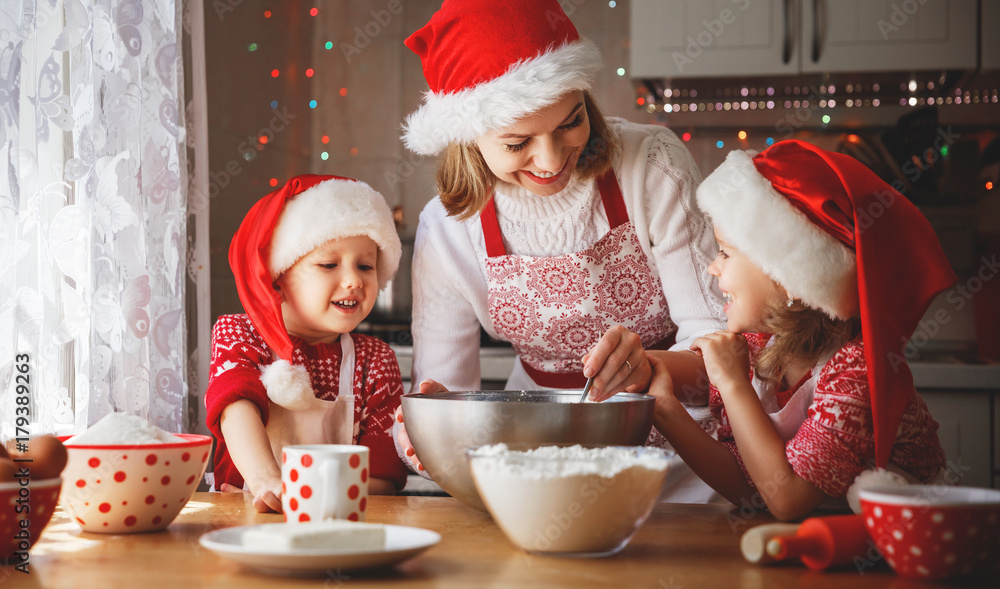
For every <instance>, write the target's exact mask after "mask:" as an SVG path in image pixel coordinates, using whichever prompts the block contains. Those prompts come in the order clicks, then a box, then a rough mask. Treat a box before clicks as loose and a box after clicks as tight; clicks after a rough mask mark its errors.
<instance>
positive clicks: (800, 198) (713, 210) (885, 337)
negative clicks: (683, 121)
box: [698, 140, 957, 467]
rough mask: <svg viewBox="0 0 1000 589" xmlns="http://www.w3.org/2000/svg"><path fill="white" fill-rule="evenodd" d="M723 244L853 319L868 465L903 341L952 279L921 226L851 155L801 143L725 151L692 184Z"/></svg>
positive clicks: (803, 296) (906, 391)
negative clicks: (867, 402)
mask: <svg viewBox="0 0 1000 589" xmlns="http://www.w3.org/2000/svg"><path fill="white" fill-rule="evenodd" d="M698 205H699V206H700V207H701V208H702V209H703V210H704V211H705V212H706V213H707V214H708V216H709V217H711V219H712V222H713V223H714V224H715V226H716V228H717V229H718V230H719V232H720V233H721V234H722V235H723V236H724V237H725V239H726V241H728V242H729V243H730V244H732V245H733V247H735V248H737V249H739V250H740V251H741V252H743V253H745V254H746V255H747V256H748V257H749V258H750V259H751V260H752V261H753V262H754V263H755V264H756V265H757V266H758V267H760V268H761V269H762V270H764V271H765V272H766V273H767V274H768V275H769V276H771V278H773V279H774V280H776V281H777V282H778V283H780V284H781V285H782V286H783V287H785V288H786V289H787V290H788V292H789V294H790V295H791V296H792V297H794V298H796V299H799V300H801V301H802V302H803V303H804V304H806V305H809V306H811V307H813V308H816V309H820V310H822V311H824V312H825V313H827V314H828V315H829V316H830V317H834V318H840V319H845V318H848V317H857V316H859V317H860V318H861V331H862V338H863V340H864V350H865V364H866V366H867V369H868V388H869V394H870V396H871V406H872V419H873V423H874V432H875V462H876V466H879V467H885V466H886V465H887V464H888V463H889V458H890V456H891V453H892V447H893V444H894V443H895V440H896V432H897V429H898V428H899V422H900V420H901V419H902V416H903V413H904V412H905V410H906V407H907V405H908V403H909V401H910V399H911V395H912V393H913V376H912V374H911V373H910V369H909V367H908V366H907V364H906V361H905V359H904V351H903V349H904V348H905V346H906V345H907V343H908V341H909V338H910V336H912V335H913V332H914V330H915V329H916V327H917V324H918V323H919V321H920V318H921V317H923V315H924V313H925V312H926V311H927V308H928V306H930V304H931V301H933V300H934V298H935V297H936V296H937V295H938V294H939V293H941V292H942V291H943V290H945V289H946V288H948V287H949V286H951V285H953V284H954V283H955V281H956V280H957V278H956V276H955V273H954V272H953V271H952V269H951V266H950V265H949V264H948V261H947V259H946V258H945V255H944V252H943V250H942V249H941V245H940V243H939V242H938V239H937V236H936V235H935V234H934V230H933V229H932V228H931V226H930V223H928V222H927V219H926V218H924V216H923V215H922V214H921V213H920V211H919V210H917V208H916V207H915V206H913V204H912V203H910V202H909V201H908V200H907V199H906V198H905V197H904V196H903V195H901V194H900V193H898V192H896V191H895V190H893V189H892V187H890V186H889V185H888V184H886V183H885V182H884V181H883V180H882V179H880V178H879V177H878V176H876V175H875V174H874V173H873V172H872V171H871V170H869V169H868V168H866V167H865V166H864V165H863V164H861V163H860V162H858V161H857V160H855V159H854V158H852V157H850V156H847V155H844V154H840V153H832V152H829V151H825V150H823V149H820V148H818V147H815V146H813V145H811V144H809V143H805V142H802V141H795V140H789V141H782V142H779V143H776V144H774V145H773V146H771V147H770V148H769V149H767V150H766V151H764V152H762V153H760V154H757V155H753V154H752V153H748V152H739V151H734V152H732V153H730V154H729V156H728V157H727V158H726V161H725V162H724V163H723V164H722V165H721V166H719V168H718V169H717V170H716V171H714V172H712V173H711V174H710V175H709V176H708V177H707V178H706V179H705V181H704V182H703V183H702V184H701V186H699V188H698Z"/></svg>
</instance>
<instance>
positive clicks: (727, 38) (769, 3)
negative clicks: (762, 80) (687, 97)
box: [630, 0, 801, 78]
mask: <svg viewBox="0 0 1000 589" xmlns="http://www.w3.org/2000/svg"><path fill="white" fill-rule="evenodd" d="M796 1H797V0H633V1H632V5H631V10H632V14H631V18H632V25H631V32H632V49H631V53H632V57H631V67H632V71H631V72H630V75H631V77H633V78H659V77H705V76H753V75H762V74H795V73H798V71H799V54H798V47H799V46H800V41H801V39H799V31H800V26H799V22H800V21H799V17H798V12H797V11H796V10H795V4H796Z"/></svg>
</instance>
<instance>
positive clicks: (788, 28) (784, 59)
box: [781, 0, 792, 63]
mask: <svg viewBox="0 0 1000 589" xmlns="http://www.w3.org/2000/svg"><path fill="white" fill-rule="evenodd" d="M791 60H792V0H785V42H784V44H783V46H782V49H781V63H788V62H789V61H791Z"/></svg>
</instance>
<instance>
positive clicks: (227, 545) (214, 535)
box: [200, 524, 441, 574]
mask: <svg viewBox="0 0 1000 589" xmlns="http://www.w3.org/2000/svg"><path fill="white" fill-rule="evenodd" d="M277 525H282V524H259V525H256V526H238V527H234V528H223V529H221V530H215V531H214V532H209V533H207V534H203V535H202V536H201V540H200V542H201V545H202V546H204V547H205V548H208V549H209V550H211V551H212V552H214V553H216V554H218V555H219V556H222V557H225V558H228V559H230V560H233V561H235V562H238V563H240V564H243V565H246V566H248V567H252V568H255V569H258V570H261V571H263V572H268V573H272V574H316V573H327V572H329V573H333V574H336V573H339V572H343V571H353V570H359V569H366V568H373V567H379V566H386V565H390V564H395V563H397V562H401V561H403V560H406V559H407V558H410V557H412V556H416V555H417V554H419V553H421V552H423V551H424V550H427V549H428V548H430V547H431V546H434V545H435V544H437V543H438V542H440V541H441V535H440V534H438V533H437V532H432V531H430V530H425V529H423V528H411V527H408V526H393V525H386V526H385V548H383V549H382V550H375V551H360V552H359V551H351V550H295V551H293V552H275V551H267V550H260V549H250V548H244V547H243V541H242V537H243V532H245V531H247V530H249V529H266V528H267V527H268V526H277Z"/></svg>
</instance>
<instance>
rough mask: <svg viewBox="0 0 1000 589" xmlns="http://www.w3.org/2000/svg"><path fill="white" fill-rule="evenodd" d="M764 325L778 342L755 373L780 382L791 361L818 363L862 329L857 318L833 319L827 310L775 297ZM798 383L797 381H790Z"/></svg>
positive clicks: (761, 359)
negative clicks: (787, 303)
mask: <svg viewBox="0 0 1000 589" xmlns="http://www.w3.org/2000/svg"><path fill="white" fill-rule="evenodd" d="M764 327H765V329H766V331H767V332H768V333H771V334H773V336H772V337H773V339H774V343H773V344H771V346H770V347H767V348H764V349H763V350H762V351H761V353H760V356H758V358H757V363H756V366H755V367H754V374H755V375H756V376H757V378H759V379H760V380H762V381H764V382H766V383H772V384H776V383H780V382H781V377H782V376H783V374H784V367H786V366H788V364H789V363H790V361H793V360H801V361H805V362H808V363H811V364H815V363H816V362H818V361H819V359H820V358H821V357H823V356H824V355H825V354H828V353H830V352H834V351H836V350H838V349H840V348H841V346H843V345H844V344H845V343H847V342H848V341H849V340H850V339H851V338H853V337H855V336H856V335H857V334H858V332H859V331H860V323H859V322H858V320H857V319H833V318H831V317H830V316H829V315H827V314H826V313H824V312H823V311H820V310H818V309H813V308H812V307H807V306H806V305H803V304H802V303H800V302H798V301H794V302H793V303H792V304H791V306H787V305H786V303H785V301H781V300H774V301H771V303H770V304H769V305H768V307H767V309H766V310H765V313H764ZM787 384H788V385H789V386H794V384H795V383H791V382H790V383H787Z"/></svg>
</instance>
